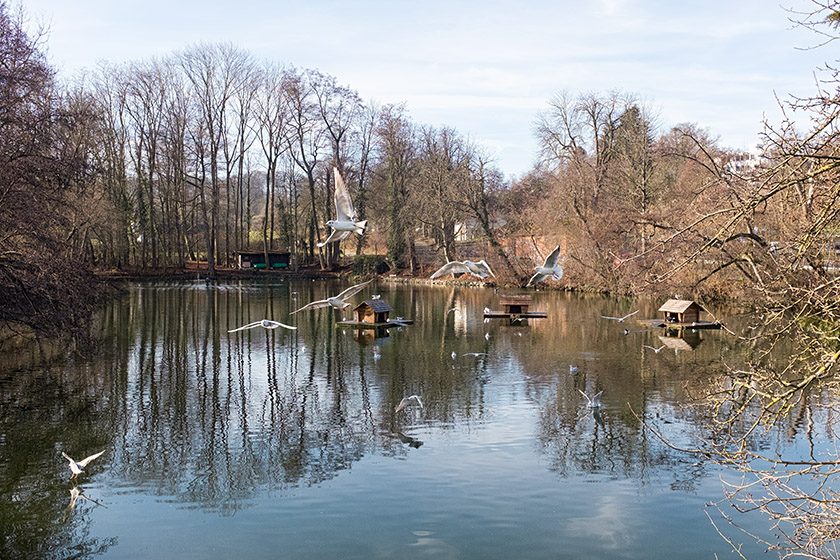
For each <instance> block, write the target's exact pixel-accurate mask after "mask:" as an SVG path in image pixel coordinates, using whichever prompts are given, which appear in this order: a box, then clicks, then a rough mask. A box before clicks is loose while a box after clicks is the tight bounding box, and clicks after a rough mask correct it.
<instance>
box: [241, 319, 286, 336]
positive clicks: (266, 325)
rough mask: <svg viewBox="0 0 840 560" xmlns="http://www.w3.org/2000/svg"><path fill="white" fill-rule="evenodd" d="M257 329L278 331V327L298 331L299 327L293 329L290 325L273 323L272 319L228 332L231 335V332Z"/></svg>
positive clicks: (255, 322)
mask: <svg viewBox="0 0 840 560" xmlns="http://www.w3.org/2000/svg"><path fill="white" fill-rule="evenodd" d="M255 327H262V328H264V329H266V330H270V329H276V328H278V327H283V328H284V329H289V330H295V329H297V327H292V326H290V325H286V324H283V323H281V322H279V321H272V320H271V319H262V320H260V321H254V322H253V323H248V324H247V325H245V326H242V327H239V328H237V329H233V330H232V331H228V332H229V333H231V332H237V331H244V330H245V329H253V328H255Z"/></svg>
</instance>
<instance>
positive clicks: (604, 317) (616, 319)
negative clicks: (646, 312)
mask: <svg viewBox="0 0 840 560" xmlns="http://www.w3.org/2000/svg"><path fill="white" fill-rule="evenodd" d="M638 312H639V310H638V309H637V310H636V311H634V312H633V313H628V314H627V315H625V316H624V317H607V316H606V315H601V318H602V319H612V320H613V321H618V322H619V323H623V322H624V320H625V319H626V318H628V317H632V316H633V315H635V314H636V313H638Z"/></svg>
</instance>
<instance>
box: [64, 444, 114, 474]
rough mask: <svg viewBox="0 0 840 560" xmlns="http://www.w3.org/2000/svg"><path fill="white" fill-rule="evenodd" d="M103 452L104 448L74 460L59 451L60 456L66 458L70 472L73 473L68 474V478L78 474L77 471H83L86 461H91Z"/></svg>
mask: <svg viewBox="0 0 840 560" xmlns="http://www.w3.org/2000/svg"><path fill="white" fill-rule="evenodd" d="M103 453H105V450H104V449H103V450H102V451H100V452H99V453H94V454H93V455H91V456H90V457H85V458H84V459H82V460H81V461H74V460H73V459H71V458H70V456H69V455H67V453H65V452H64V451H62V452H61V456H62V457H64V458H65V459H67V461H68V462H69V463H70V465H69V467H70V472H72V473H73V474H72V475H70V478H75V477H76V476H78V475H79V473H81V472H82V471H83V469H84V468H85V467H86V466H87V464H88V463H90V462H91V461H93V460H94V459H96V458H97V457H99V456H100V455H102V454H103Z"/></svg>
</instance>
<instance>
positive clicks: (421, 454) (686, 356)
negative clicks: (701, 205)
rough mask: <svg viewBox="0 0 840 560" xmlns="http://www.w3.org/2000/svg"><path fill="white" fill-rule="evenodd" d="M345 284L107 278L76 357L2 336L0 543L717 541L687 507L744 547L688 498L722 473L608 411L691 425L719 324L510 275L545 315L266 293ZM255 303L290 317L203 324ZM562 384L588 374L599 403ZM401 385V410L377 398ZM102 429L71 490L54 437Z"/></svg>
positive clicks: (466, 545)
mask: <svg viewBox="0 0 840 560" xmlns="http://www.w3.org/2000/svg"><path fill="white" fill-rule="evenodd" d="M346 286H347V284H346V283H340V282H338V281H310V280H274V281H265V282H256V281H253V282H252V281H243V282H238V281H237V282H220V283H211V284H205V283H203V282H196V283H167V284H164V283H142V284H133V285H130V286H129V288H128V291H127V293H126V294H125V296H124V297H123V298H121V299H120V300H118V301H117V302H114V303H112V304H110V305H109V306H108V307H107V308H105V309H103V311H102V313H101V314H100V315H99V316H98V317H97V319H96V323H95V325H94V327H93V333H94V338H95V339H97V341H98V342H97V344H98V345H97V349H96V351H95V352H94V353H93V354H94V356H95V357H93V358H88V357H84V356H83V355H79V354H75V353H74V354H70V355H68V356H65V357H63V358H61V359H59V360H55V361H54V362H53V363H52V364H51V365H49V366H41V367H39V368H36V369H33V368H32V367H30V366H28V365H26V364H27V363H28V360H29V355H28V354H27V353H25V352H16V353H15V354H13V355H9V354H6V355H5V357H3V358H2V359H3V362H2V364H3V365H2V366H0V370H1V371H2V375H0V398H2V407H3V408H2V414H0V482H1V483H2V496H0V500H2V503H3V504H4V505H3V506H0V528H2V531H3V533H4V536H5V540H4V544H3V549H2V554H0V556H4V557H9V558H16V557H20V558H73V557H79V558H86V557H91V556H97V555H98V556H101V557H103V558H151V557H159V558H213V557H223V558H224V557H242V558H360V559H361V558H366V559H368V558H373V559H375V558H395V557H399V558H427V557H433V558H459V559H467V558H505V559H510V558H655V557H660V558H664V557H679V558H713V557H714V556H715V554H717V555H718V556H719V557H721V558H724V557H731V555H732V553H731V551H730V548H729V546H728V545H727V544H726V543H725V542H724V541H723V539H722V538H721V537H720V536H719V535H718V533H717V531H716V530H715V527H714V526H713V525H712V523H711V522H710V521H709V517H708V516H707V512H708V513H709V514H710V515H711V516H712V517H713V519H714V520H715V522H716V523H717V524H718V525H719V526H720V527H721V529H722V530H723V531H724V532H726V533H727V534H728V535H729V536H731V537H733V538H735V539H737V540H739V542H744V546H745V548H744V549H743V550H744V552H745V553H748V554H752V555H758V554H761V553H762V552H763V551H764V548H765V547H764V546H761V545H758V544H756V543H754V542H750V541H749V540H748V539H747V538H746V537H745V536H744V535H742V534H741V533H740V532H738V531H735V530H732V529H730V528H728V527H727V526H726V523H725V522H724V521H723V520H722V519H721V518H720V515H719V514H718V513H717V511H716V510H715V509H713V508H712V509H709V508H704V505H705V504H706V503H708V502H713V501H717V500H720V499H721V498H722V495H723V493H722V484H721V477H724V478H727V477H729V478H733V475H732V474H730V473H727V472H725V471H721V470H719V469H718V468H717V467H714V466H710V465H705V464H703V463H702V462H700V461H699V459H698V458H697V457H694V456H691V455H688V454H684V453H680V452H678V451H675V450H673V449H671V448H669V447H668V446H666V445H664V444H663V443H661V442H660V441H659V440H658V439H657V438H656V437H654V436H653V435H652V434H651V433H650V431H648V430H645V429H644V428H643V427H642V425H641V423H640V421H639V420H638V419H637V417H636V416H635V415H634V414H633V411H635V412H636V413H637V414H638V415H639V416H640V417H642V418H644V419H645V421H646V422H649V423H650V424H651V425H652V426H655V427H656V428H657V429H659V430H661V431H662V432H663V433H664V434H665V435H667V436H668V437H669V438H671V439H672V440H673V441H674V442H675V443H677V444H681V445H686V446H690V445H692V443H693V442H696V441H697V438H699V437H702V436H703V434H704V420H703V419H702V418H700V417H699V416H698V414H697V412H696V411H695V408H693V407H692V406H691V403H692V400H693V399H694V398H695V397H696V395H698V394H699V392H700V391H701V390H702V389H703V388H704V387H706V386H708V385H709V384H710V383H716V382H719V379H720V374H721V372H722V371H723V370H724V367H725V364H726V363H727V362H731V361H733V360H737V359H738V356H739V352H740V351H741V349H740V348H739V346H738V342H737V341H736V340H735V339H734V338H732V337H731V336H730V335H727V334H725V333H724V332H722V331H700V332H687V333H684V337H683V338H676V337H671V338H668V339H665V340H664V342H663V338H661V337H663V335H664V334H665V333H664V332H663V331H661V330H648V329H645V328H643V327H640V326H639V325H637V324H636V323H635V321H633V322H631V321H630V320H628V322H626V323H617V322H615V321H609V320H605V319H602V318H601V317H600V315H611V316H621V315H625V314H626V313H629V312H630V311H633V310H635V309H637V308H640V309H641V310H642V311H641V312H640V313H639V315H638V317H643V316H647V317H652V316H655V312H656V307H657V305H656V302H650V303H647V302H643V303H641V304H639V303H638V302H635V303H634V302H630V301H623V300H613V299H605V298H600V297H591V298H581V297H575V296H569V295H566V294H560V293H552V292H536V293H534V295H533V308H534V309H537V310H543V311H546V312H547V313H548V318H547V319H539V320H531V321H530V322H529V323H527V324H519V323H517V324H514V325H511V324H509V323H508V322H507V321H505V320H500V319H496V320H492V321H491V322H489V323H484V321H483V309H484V307H485V306H489V307H491V308H494V309H499V308H500V306H499V303H498V301H499V296H500V294H496V293H494V292H493V290H489V289H488V290H484V289H467V288H455V289H453V288H442V287H414V286H411V287H409V286H396V285H389V284H383V283H380V284H379V285H378V286H376V285H374V286H372V287H371V288H369V289H367V290H365V291H364V292H362V293H361V294H360V295H359V296H357V297H356V298H354V300H353V301H354V305H355V303H357V302H360V301H362V299H365V298H369V297H370V295H371V294H374V293H379V294H381V296H382V299H383V300H385V301H386V302H388V303H389V304H390V305H391V307H392V308H393V309H394V311H393V312H392V314H391V316H392V317H395V316H402V317H405V318H409V319H413V320H414V321H415V324H414V325H411V326H406V327H404V328H402V329H401V330H398V329H393V328H392V329H389V330H388V331H387V332H381V333H379V334H380V335H381V336H379V337H375V336H374V334H375V333H372V332H363V333H361V335H360V333H358V332H357V331H354V330H352V329H342V328H337V327H336V326H335V323H336V321H337V320H338V319H339V318H340V314H339V313H338V312H335V311H333V310H331V309H322V310H317V311H311V312H304V313H299V314H296V315H294V316H291V317H290V316H289V315H288V314H289V312H290V311H292V310H294V309H296V308H297V307H300V306H301V305H303V304H305V303H307V302H309V301H312V300H315V299H322V298H324V297H327V296H329V295H335V294H337V293H338V292H339V291H341V290H342V289H344V288H345V287H346ZM452 307H455V308H457V311H455V312H447V310H448V309H450V308H452ZM349 309H352V307H351V308H349ZM349 309H348V312H347V313H346V315H347V316H348V317H349V316H350V312H349ZM262 318H274V319H277V320H279V321H282V322H286V323H291V324H295V325H297V326H298V330H296V331H288V330H284V329H277V330H273V331H265V330H263V329H261V328H260V329H252V330H248V331H244V332H238V333H233V334H229V333H228V332H227V331H228V330H229V329H233V328H235V327H237V326H240V325H244V324H246V323H249V322H252V321H256V320H259V319H262ZM632 319H636V317H633V318H632ZM732 321H734V322H735V323H736V324H737V319H734V318H733V319H732ZM625 328H628V329H630V330H631V332H630V333H628V334H625V333H624V329H625ZM663 343H667V344H668V345H669V346H667V347H666V348H665V349H664V350H662V351H660V352H659V353H654V352H653V351H652V350H649V349H646V348H644V345H650V346H654V347H659V346H661V345H662V344H663ZM33 352H34V353H37V351H33ZM453 352H454V353H455V357H454V358H453V357H452V354H453ZM468 352H478V353H482V355H479V356H468V355H466V353H468ZM570 365H574V366H576V367H577V368H578V370H577V373H575V374H571V373H570ZM578 390H582V391H584V392H586V393H589V394H593V393H595V392H597V391H603V397H602V401H603V404H604V406H603V408H602V409H601V410H600V411H599V412H598V413H596V414H593V412H592V411H590V410H588V409H587V407H586V399H585V398H584V397H583V396H582V395H581V394H580V393H579V392H578ZM410 394H418V395H421V397H422V399H423V401H424V403H425V405H426V406H425V408H424V409H422V410H421V409H419V408H417V407H409V408H407V409H406V410H405V411H403V412H400V413H399V414H395V413H394V407H395V406H396V404H397V403H398V402H399V401H400V399H401V398H402V397H403V396H404V395H410ZM809 414H810V412H809ZM811 420H813V418H811ZM801 424H802V422H801V418H797V417H792V418H791V424H790V426H789V428H787V429H786V430H784V432H780V433H775V432H774V433H769V434H765V435H762V436H761V439H760V440H759V441H757V445H763V446H765V447H767V448H770V449H776V450H778V451H779V452H784V453H796V452H797V450H798V448H799V447H800V446H807V445H811V444H813V440H814V438H815V437H816V438H817V439H818V436H815V435H814V434H813V430H812V433H810V434H808V435H809V436H810V438H811V439H810V441H805V439H804V436H803V434H802V432H801V430H800V425H801ZM102 449H105V450H106V451H105V454H104V455H103V456H102V457H100V458H99V459H97V460H96V461H94V462H92V463H91V464H90V465H89V466H88V467H87V468H86V469H85V472H84V473H83V474H82V475H80V477H79V479H78V487H79V489H80V490H81V492H82V494H83V496H84V497H80V498H78V499H77V500H76V502H75V504H74V507H72V508H71V507H70V500H71V494H70V491H71V489H73V487H74V484H73V483H72V482H71V481H70V480H69V475H70V471H69V470H68V468H67V463H66V462H65V461H63V459H62V458H61V451H66V452H67V453H68V454H69V455H71V456H73V457H74V458H76V459H81V458H83V457H85V456H87V455H90V454H92V453H95V452H97V451H100V450H102ZM85 497H86V498H87V499H85ZM739 522H740V523H742V524H744V525H745V526H746V527H747V528H749V529H751V530H754V531H758V532H761V531H764V532H766V531H767V529H768V528H767V522H766V521H765V520H763V519H761V518H759V517H754V518H746V519H743V518H739Z"/></svg>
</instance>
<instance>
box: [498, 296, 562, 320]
mask: <svg viewBox="0 0 840 560" xmlns="http://www.w3.org/2000/svg"><path fill="white" fill-rule="evenodd" d="M500 303H501V304H502V308H503V309H504V311H493V310H492V309H487V308H485V309H486V311H485V312H484V318H485V319H510V320H511V321H519V320H521V319H545V318H546V317H548V313H546V312H545V311H529V310H528V307H529V306H530V305H531V295H530V294H519V295H508V296H503V297H501V298H500Z"/></svg>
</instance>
